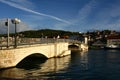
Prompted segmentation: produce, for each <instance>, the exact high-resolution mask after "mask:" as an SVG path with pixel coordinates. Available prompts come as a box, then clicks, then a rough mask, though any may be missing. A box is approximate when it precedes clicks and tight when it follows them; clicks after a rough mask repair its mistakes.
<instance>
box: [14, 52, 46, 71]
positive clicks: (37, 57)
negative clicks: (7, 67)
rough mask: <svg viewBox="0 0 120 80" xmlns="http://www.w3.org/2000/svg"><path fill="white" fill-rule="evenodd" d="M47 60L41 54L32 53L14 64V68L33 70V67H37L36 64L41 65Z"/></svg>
mask: <svg viewBox="0 0 120 80" xmlns="http://www.w3.org/2000/svg"><path fill="white" fill-rule="evenodd" d="M47 59H48V58H47V57H46V56H45V55H43V54H42V53H32V54H30V55H28V56H25V57H23V58H21V61H19V62H18V63H17V64H16V67H18V68H26V69H31V68H35V67H37V65H36V64H38V63H43V62H45V61H46V60H47ZM31 65H32V66H31Z"/></svg>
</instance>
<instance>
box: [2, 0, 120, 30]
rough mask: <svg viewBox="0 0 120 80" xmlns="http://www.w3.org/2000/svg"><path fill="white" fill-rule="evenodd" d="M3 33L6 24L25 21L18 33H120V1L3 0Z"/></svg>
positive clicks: (11, 28)
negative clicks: (40, 30)
mask: <svg viewBox="0 0 120 80" xmlns="http://www.w3.org/2000/svg"><path fill="white" fill-rule="evenodd" d="M0 10H1V11H0V32H5V31H6V26H4V22H5V21H6V19H7V18H9V21H10V31H11V32H13V31H14V24H12V23H11V20H12V19H14V18H18V19H20V20H21V22H20V23H19V24H17V30H18V31H25V30H34V29H35V30H39V29H55V30H66V31H73V32H85V31H91V30H106V29H109V30H117V31H120V0H0Z"/></svg>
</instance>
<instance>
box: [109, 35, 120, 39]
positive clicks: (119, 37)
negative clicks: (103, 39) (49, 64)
mask: <svg viewBox="0 0 120 80" xmlns="http://www.w3.org/2000/svg"><path fill="white" fill-rule="evenodd" d="M107 39H120V35H119V36H108V37H107Z"/></svg>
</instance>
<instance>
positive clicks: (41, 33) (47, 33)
mask: <svg viewBox="0 0 120 80" xmlns="http://www.w3.org/2000/svg"><path fill="white" fill-rule="evenodd" d="M19 35H21V36H23V37H30V38H40V37H48V38H53V37H57V36H58V35H59V36H60V37H68V36H71V35H79V33H78V32H70V31H63V30H52V29H41V30H29V31H24V32H20V33H19Z"/></svg>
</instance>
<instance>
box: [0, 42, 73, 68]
mask: <svg viewBox="0 0 120 80" xmlns="http://www.w3.org/2000/svg"><path fill="white" fill-rule="evenodd" d="M68 45H69V44H68V43H67V42H59V43H48V44H34V45H27V46H18V47H17V48H15V49H13V48H11V49H4V50H0V69H1V68H9V67H14V66H16V65H17V64H18V63H19V62H20V61H22V60H23V59H24V58H26V57H28V56H30V55H32V54H35V53H39V54H42V55H44V56H46V57H47V58H52V57H62V56H66V55H69V54H70V53H71V52H70V50H68Z"/></svg>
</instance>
